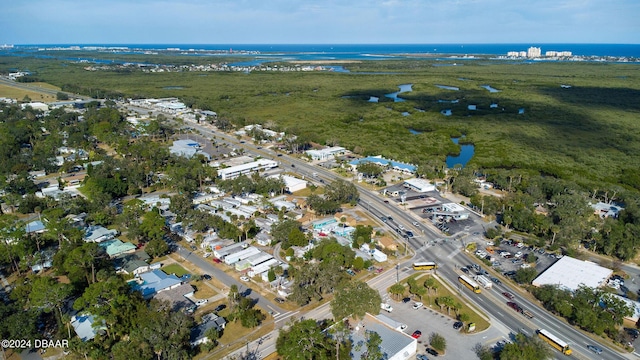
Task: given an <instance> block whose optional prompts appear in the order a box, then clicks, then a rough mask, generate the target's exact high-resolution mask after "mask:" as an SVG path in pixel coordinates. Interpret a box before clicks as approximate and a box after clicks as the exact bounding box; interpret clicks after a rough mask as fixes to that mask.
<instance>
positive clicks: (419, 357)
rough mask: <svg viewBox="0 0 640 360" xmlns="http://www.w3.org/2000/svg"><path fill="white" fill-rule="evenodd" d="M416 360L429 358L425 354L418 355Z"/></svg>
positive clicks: (427, 359)
mask: <svg viewBox="0 0 640 360" xmlns="http://www.w3.org/2000/svg"><path fill="white" fill-rule="evenodd" d="M416 360H429V358H428V357H427V355H425V354H418V355H416Z"/></svg>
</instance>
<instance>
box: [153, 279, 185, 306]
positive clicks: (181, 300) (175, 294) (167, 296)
mask: <svg viewBox="0 0 640 360" xmlns="http://www.w3.org/2000/svg"><path fill="white" fill-rule="evenodd" d="M194 291H195V289H194V288H193V286H191V285H189V284H186V283H185V284H180V285H179V286H176V287H174V288H171V289H169V290H165V291H161V292H159V293H157V294H156V295H155V296H153V298H154V299H156V300H159V301H166V302H168V303H169V304H170V306H171V310H172V311H180V310H186V309H188V308H190V307H192V306H194V303H193V301H191V299H189V297H191V296H192V295H193V293H194Z"/></svg>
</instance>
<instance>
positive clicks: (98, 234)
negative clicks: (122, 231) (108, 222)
mask: <svg viewBox="0 0 640 360" xmlns="http://www.w3.org/2000/svg"><path fill="white" fill-rule="evenodd" d="M116 236H118V230H115V229H111V230H109V229H107V228H105V227H102V226H100V225H95V226H89V227H88V228H86V229H85V231H84V241H86V242H96V243H101V242H103V241H107V240H112V239H114V238H115V237H116Z"/></svg>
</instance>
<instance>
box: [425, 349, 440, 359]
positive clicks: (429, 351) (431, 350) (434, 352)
mask: <svg viewBox="0 0 640 360" xmlns="http://www.w3.org/2000/svg"><path fill="white" fill-rule="evenodd" d="M425 351H426V352H428V353H429V354H430V355H431V356H434V357H437V356H438V352H437V351H435V350H434V349H432V348H428V349H426V350H425Z"/></svg>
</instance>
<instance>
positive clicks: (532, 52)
mask: <svg viewBox="0 0 640 360" xmlns="http://www.w3.org/2000/svg"><path fill="white" fill-rule="evenodd" d="M541 54H542V50H541V49H540V48H539V47H533V46H532V47H530V48H529V49H527V57H528V58H538V57H540V55H541Z"/></svg>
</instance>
